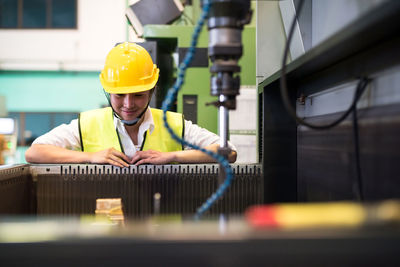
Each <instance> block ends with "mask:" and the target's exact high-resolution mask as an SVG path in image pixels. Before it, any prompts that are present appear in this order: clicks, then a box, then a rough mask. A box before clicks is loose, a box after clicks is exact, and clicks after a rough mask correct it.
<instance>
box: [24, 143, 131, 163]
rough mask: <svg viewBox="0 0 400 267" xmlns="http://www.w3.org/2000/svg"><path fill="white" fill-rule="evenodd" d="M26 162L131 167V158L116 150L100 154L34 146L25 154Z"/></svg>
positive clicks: (111, 149) (42, 145) (100, 152)
mask: <svg viewBox="0 0 400 267" xmlns="http://www.w3.org/2000/svg"><path fill="white" fill-rule="evenodd" d="M25 158H26V161H28V162H30V163H96V164H112V165H115V166H118V167H129V164H128V163H127V162H129V161H130V160H129V158H128V157H127V156H126V155H125V154H123V153H121V152H119V151H118V150H116V149H114V148H108V149H105V150H102V151H99V152H81V151H74V150H69V149H66V148H62V147H58V146H54V145H44V144H33V145H32V146H31V147H30V148H29V149H28V150H27V151H26V152H25Z"/></svg>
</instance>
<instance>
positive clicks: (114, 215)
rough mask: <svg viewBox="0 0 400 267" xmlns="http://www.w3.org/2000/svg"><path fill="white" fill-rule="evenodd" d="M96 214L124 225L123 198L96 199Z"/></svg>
mask: <svg viewBox="0 0 400 267" xmlns="http://www.w3.org/2000/svg"><path fill="white" fill-rule="evenodd" d="M95 213H96V216H103V217H104V216H105V217H107V218H108V219H109V220H111V222H114V223H123V221H124V213H123V211H122V202H121V198H98V199H96V212H95Z"/></svg>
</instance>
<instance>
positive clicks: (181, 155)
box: [130, 144, 237, 165]
mask: <svg viewBox="0 0 400 267" xmlns="http://www.w3.org/2000/svg"><path fill="white" fill-rule="evenodd" d="M218 147H219V145H218V144H212V145H209V146H206V147H205V149H207V150H211V151H214V152H217V150H218ZM236 157H237V153H236V151H234V150H232V152H231V153H230V155H229V156H228V160H229V162H231V163H233V162H235V161H236ZM172 162H178V163H212V162H215V159H214V158H212V157H210V156H208V155H207V154H205V153H203V152H201V151H199V150H195V149H193V150H183V151H173V152H160V151H155V150H147V151H138V152H136V154H135V155H134V156H133V157H132V160H131V162H130V163H131V164H135V165H140V164H145V163H148V164H168V163H172Z"/></svg>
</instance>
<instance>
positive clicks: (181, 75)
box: [162, 0, 234, 219]
mask: <svg viewBox="0 0 400 267" xmlns="http://www.w3.org/2000/svg"><path fill="white" fill-rule="evenodd" d="M210 6H211V0H204V1H203V10H202V13H201V17H200V19H199V20H198V21H197V24H196V27H195V29H194V32H193V35H192V40H191V46H190V48H189V50H188V52H187V53H186V55H185V58H184V60H183V62H182V63H181V64H180V65H179V68H178V79H177V80H176V82H175V84H174V86H173V87H171V88H170V89H169V90H168V93H167V95H166V97H165V99H164V101H163V104H162V110H163V120H164V126H165V127H166V128H167V130H168V132H169V133H170V134H171V136H172V138H173V139H175V140H176V141H178V142H180V143H181V144H183V145H185V146H189V147H191V148H193V149H197V150H200V151H202V152H204V153H206V154H207V155H209V156H211V157H213V158H214V159H215V160H217V161H218V162H219V163H220V165H221V166H222V167H223V168H224V169H225V174H226V179H225V181H224V182H223V183H222V184H221V185H220V186H219V187H218V189H217V191H215V192H214V193H213V194H212V195H211V197H209V198H208V199H207V200H206V201H205V202H204V203H203V204H202V205H201V206H200V207H199V208H198V209H197V211H196V215H195V219H200V217H201V216H202V215H203V213H204V212H206V211H207V210H208V209H209V208H210V207H211V206H212V205H213V204H214V202H215V201H217V200H218V199H219V198H220V197H222V195H223V194H224V192H225V191H226V189H227V188H228V187H229V186H230V185H231V183H232V180H233V179H234V175H233V171H232V168H231V166H230V165H229V162H228V160H227V159H226V158H225V157H223V156H221V155H219V154H217V153H215V152H213V151H210V150H206V149H204V148H201V147H199V146H196V145H194V144H190V143H188V142H186V141H185V140H184V139H181V138H180V137H179V136H177V135H176V134H175V133H174V131H173V130H172V129H171V127H169V125H168V122H167V115H166V114H167V111H168V110H169V108H170V106H171V103H172V102H173V101H174V99H175V97H176V95H177V94H178V91H179V90H180V88H181V87H182V85H183V83H184V79H185V73H186V69H187V67H188V66H189V64H190V62H191V61H192V59H193V56H194V54H195V48H196V45H197V40H198V38H199V35H200V32H201V29H202V27H203V25H204V21H205V20H206V18H207V16H208V14H209V11H210Z"/></svg>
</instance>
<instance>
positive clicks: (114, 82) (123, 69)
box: [100, 42, 160, 94]
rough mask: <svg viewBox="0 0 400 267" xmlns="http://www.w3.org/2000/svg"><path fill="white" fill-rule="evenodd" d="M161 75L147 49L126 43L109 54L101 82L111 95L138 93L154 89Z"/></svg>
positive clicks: (101, 75) (101, 74)
mask: <svg viewBox="0 0 400 267" xmlns="http://www.w3.org/2000/svg"><path fill="white" fill-rule="evenodd" d="M159 73H160V70H159V69H158V68H157V65H156V64H154V63H153V60H152V59H151V57H150V55H149V53H148V52H147V51H146V49H144V48H143V47H141V46H140V45H137V44H135V43H129V42H125V43H121V44H119V45H117V46H115V47H114V48H113V49H111V51H110V52H109V53H108V55H107V58H106V63H105V65H104V69H103V70H102V71H101V73H100V82H101V84H102V85H103V88H104V90H105V91H106V92H107V93H110V94H129V93H137V92H143V91H147V90H150V89H153V88H154V86H155V85H156V83H157V81H158V75H159Z"/></svg>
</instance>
